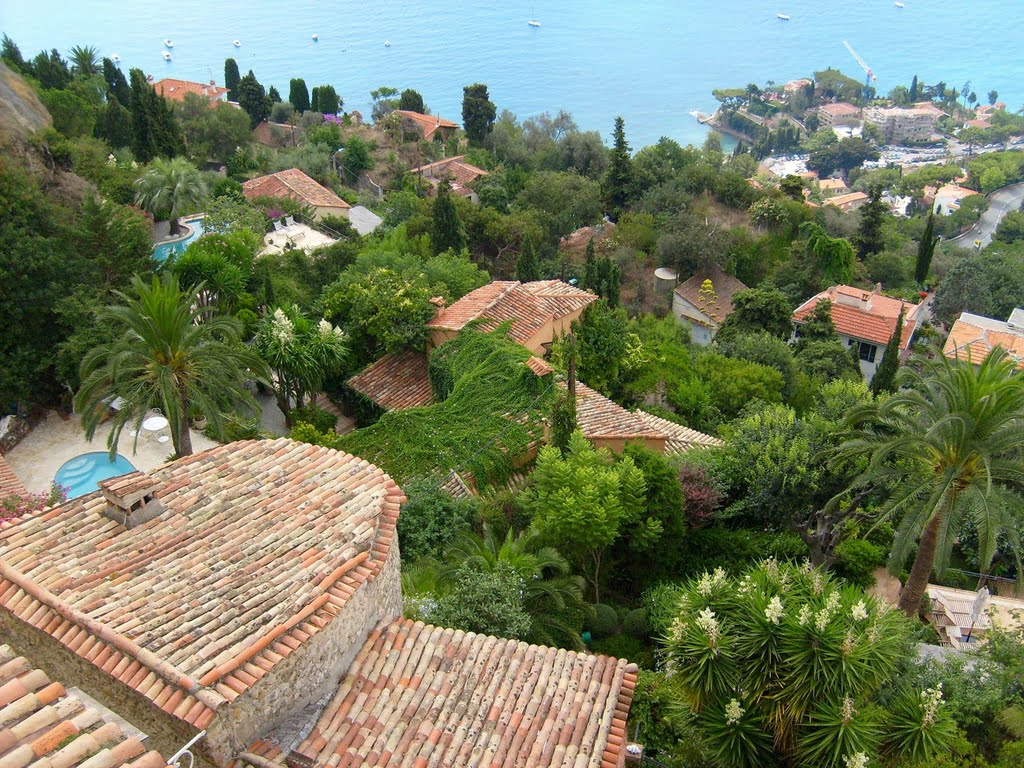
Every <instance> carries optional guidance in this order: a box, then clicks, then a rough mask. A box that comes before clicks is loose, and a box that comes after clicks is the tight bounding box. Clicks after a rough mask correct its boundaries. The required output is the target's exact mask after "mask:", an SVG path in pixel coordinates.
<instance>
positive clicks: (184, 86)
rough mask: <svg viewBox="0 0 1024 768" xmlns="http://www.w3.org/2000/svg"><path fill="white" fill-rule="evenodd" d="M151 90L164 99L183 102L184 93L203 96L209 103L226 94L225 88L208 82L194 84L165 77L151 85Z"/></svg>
mask: <svg viewBox="0 0 1024 768" xmlns="http://www.w3.org/2000/svg"><path fill="white" fill-rule="evenodd" d="M153 88H154V89H155V90H156V92H157V93H159V94H160V95H161V96H163V97H164V98H165V99H170V100H171V101H184V100H185V94H186V93H194V94H196V95H197V96H205V97H206V98H208V99H209V100H210V101H211V102H216V101H220V97H221V96H223V95H224V94H226V93H227V92H228V89H227V88H221V87H220V86H219V85H217V84H216V83H214V82H213V81H210V82H209V83H194V82H192V81H191V80H176V79H175V78H173V77H165V78H164V79H163V80H157V81H156V82H155V83H153Z"/></svg>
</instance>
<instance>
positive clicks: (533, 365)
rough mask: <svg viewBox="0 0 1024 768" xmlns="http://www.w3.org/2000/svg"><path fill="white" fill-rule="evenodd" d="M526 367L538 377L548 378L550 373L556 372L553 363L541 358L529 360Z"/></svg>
mask: <svg viewBox="0 0 1024 768" xmlns="http://www.w3.org/2000/svg"><path fill="white" fill-rule="evenodd" d="M526 367H527V368H529V369H530V370H531V371H533V372H534V373H535V374H537V375H538V376H547V375H548V374H549V373H554V372H555V369H554V368H552V367H551V363H549V362H548V361H547V360H544V359H543V358H540V357H530V358H527V360H526Z"/></svg>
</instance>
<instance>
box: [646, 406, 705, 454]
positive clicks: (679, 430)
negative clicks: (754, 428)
mask: <svg viewBox="0 0 1024 768" xmlns="http://www.w3.org/2000/svg"><path fill="white" fill-rule="evenodd" d="M636 415H637V416H639V417H640V421H642V422H643V423H644V424H646V425H647V426H648V427H650V428H651V429H655V430H657V431H658V432H661V433H662V434H663V435H665V436H667V437H668V440H667V441H666V443H665V453H669V454H675V453H683V452H685V451H688V450H690V449H691V448H713V447H717V446H720V445H725V442H724V441H722V440H719V439H718V438H717V437H713V436H711V435H705V434H704V433H703V432H698V431H697V430H695V429H690V428H689V427H684V426H683V425H682V424H676V423H675V422H674V421H669V420H668V419H663V418H661V417H660V416H655V415H654V414H651V413H647V412H646V411H639V410H638V411H637V412H636Z"/></svg>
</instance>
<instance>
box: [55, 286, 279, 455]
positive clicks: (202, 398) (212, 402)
mask: <svg viewBox="0 0 1024 768" xmlns="http://www.w3.org/2000/svg"><path fill="white" fill-rule="evenodd" d="M132 287H133V289H134V293H135V294H136V295H135V296H127V295H125V294H123V293H120V292H117V294H116V295H117V296H119V297H120V298H121V299H122V300H123V302H124V303H123V305H121V306H113V307H107V308H106V309H105V310H103V312H102V318H103V319H106V320H110V321H111V322H113V323H114V324H115V325H117V326H120V328H121V329H122V330H123V333H122V334H121V336H120V338H118V339H117V340H115V341H113V342H111V343H109V344H104V345H101V346H99V347H96V348H95V349H93V350H92V351H91V352H89V354H87V355H86V356H85V358H84V359H83V360H82V365H81V378H82V385H81V387H80V388H79V390H78V392H77V394H76V395H75V408H76V410H78V411H79V412H80V413H81V414H82V424H83V426H84V427H85V433H86V437H88V438H89V439H90V440H91V439H92V437H93V435H94V434H95V433H96V427H97V426H98V425H99V422H100V417H101V416H102V414H103V413H104V412H105V411H106V409H107V403H108V402H109V401H110V399H111V398H112V397H120V398H121V399H122V400H123V402H124V404H123V405H122V407H121V409H120V410H119V411H118V412H117V415H116V416H115V417H114V422H113V428H112V429H111V431H110V436H109V438H108V439H107V445H108V447H109V448H110V453H111V456H113V454H114V453H115V452H116V450H117V441H118V439H119V437H120V435H121V431H122V430H123V429H124V427H125V426H126V425H127V424H129V423H131V424H132V425H133V428H134V429H135V430H139V429H140V427H141V425H142V421H143V419H145V417H146V415H147V414H148V413H150V412H151V411H152V410H154V409H158V410H160V411H161V412H162V413H163V414H164V416H166V417H167V420H168V421H169V422H170V427H171V437H172V439H173V441H174V452H175V453H176V454H177V455H178V456H188V455H190V454H191V453H192V439H191V435H190V434H189V429H188V422H189V415H190V413H191V412H192V411H193V410H195V411H198V413H199V414H201V415H202V416H203V417H205V418H206V420H207V421H208V422H209V423H210V425H211V426H212V427H213V429H214V431H215V432H218V433H219V432H220V431H221V429H222V427H223V424H224V417H223V415H222V411H223V410H224V409H226V408H230V407H232V406H240V407H241V408H243V409H245V410H248V411H250V412H256V411H257V406H256V403H255V401H254V400H253V397H252V395H251V394H250V393H249V392H248V391H247V390H246V388H245V386H244V385H245V379H246V377H247V376H249V377H252V378H255V379H258V380H260V381H267V380H268V379H269V371H268V370H267V366H266V364H265V363H264V362H263V360H262V359H260V357H259V356H258V355H257V354H255V353H254V352H252V351H250V350H249V349H248V348H246V347H245V346H243V345H242V343H241V342H240V341H239V334H240V332H241V323H240V322H239V321H238V320H236V319H235V318H234V317H227V316H218V317H212V318H208V319H205V320H203V321H202V322H200V318H201V315H202V311H203V310H202V309H201V308H200V306H199V304H198V302H197V299H196V294H197V293H198V291H199V290H201V288H202V286H197V287H196V288H192V289H189V290H184V291H183V290H182V289H181V288H179V287H178V282H177V280H176V279H175V278H174V277H173V276H171V275H169V274H165V275H164V276H163V279H162V280H160V279H158V278H156V277H154V278H153V282H152V283H150V284H147V283H145V282H144V281H142V280H141V279H140V278H138V277H136V278H135V279H134V281H133V284H132Z"/></svg>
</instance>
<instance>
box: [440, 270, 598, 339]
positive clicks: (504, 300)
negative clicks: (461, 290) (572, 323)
mask: <svg viewBox="0 0 1024 768" xmlns="http://www.w3.org/2000/svg"><path fill="white" fill-rule="evenodd" d="M596 300H597V296H595V295H594V294H592V293H590V292H588V291H584V290H581V289H579V288H576V287H574V286H571V285H569V284H568V283H564V282H562V281H561V280H537V281H534V282H530V283H520V282H519V281H517V280H496V281H494V282H493V283H488V284H487V285H485V286H483V287H481V288H477V289H476V290H475V291H472V292H470V293H468V294H466V295H465V296H463V297H462V298H461V299H459V300H458V301H456V302H455V303H454V304H452V305H451V306H450V307H445V308H444V309H442V310H440V311H439V312H438V313H437V315H435V316H434V318H433V319H432V320H430V322H428V323H427V328H435V329H440V330H449V331H461V330H462V329H463V328H464V327H466V325H467V324H468V323H470V322H472V321H474V320H478V321H481V323H480V330H491V329H493V328H495V327H497V326H498V325H500V324H501V323H504V322H506V321H511V323H512V325H511V329H510V331H509V337H510V338H511V339H512V340H513V341H516V342H518V343H520V344H525V343H526V342H528V341H529V340H530V339H531V338H533V336H534V334H535V333H537V331H538V330H540V329H541V328H542V327H544V325H545V323H547V322H548V321H549V320H552V319H559V318H562V317H565V316H566V315H569V314H571V313H572V312H575V311H577V310H580V309H583V308H584V307H586V306H587V305H588V304H590V303H591V302H592V301H596Z"/></svg>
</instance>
